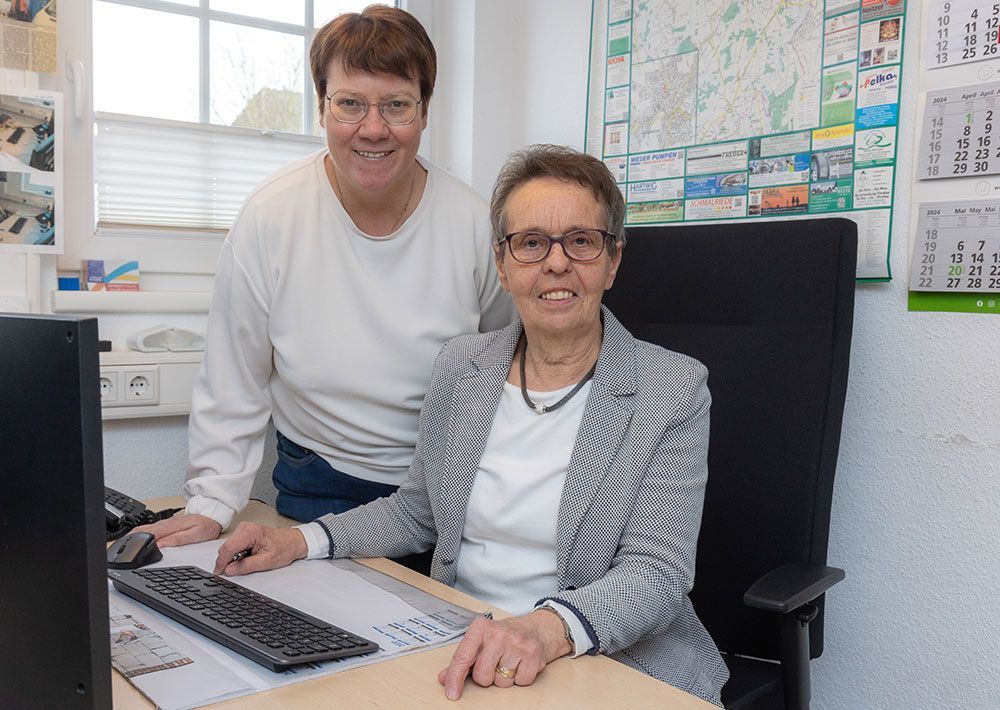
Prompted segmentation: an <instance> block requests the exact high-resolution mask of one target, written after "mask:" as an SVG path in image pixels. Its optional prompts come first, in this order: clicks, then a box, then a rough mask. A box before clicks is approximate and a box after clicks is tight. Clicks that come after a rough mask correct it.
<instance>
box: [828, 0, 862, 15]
mask: <svg viewBox="0 0 1000 710" xmlns="http://www.w3.org/2000/svg"><path fill="white" fill-rule="evenodd" d="M859 2H860V0H826V16H827V17H833V16H834V15H840V14H842V13H844V12H852V11H853V12H857V11H858V4H859Z"/></svg>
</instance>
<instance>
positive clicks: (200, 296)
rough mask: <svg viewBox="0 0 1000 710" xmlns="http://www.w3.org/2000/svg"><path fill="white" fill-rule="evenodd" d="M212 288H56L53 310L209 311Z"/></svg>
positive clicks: (92, 311)
mask: <svg viewBox="0 0 1000 710" xmlns="http://www.w3.org/2000/svg"><path fill="white" fill-rule="evenodd" d="M211 302H212V294H211V293H209V292H208V291H204V292H202V291H53V292H52V312H53V313H208V306H209V304H210V303H211Z"/></svg>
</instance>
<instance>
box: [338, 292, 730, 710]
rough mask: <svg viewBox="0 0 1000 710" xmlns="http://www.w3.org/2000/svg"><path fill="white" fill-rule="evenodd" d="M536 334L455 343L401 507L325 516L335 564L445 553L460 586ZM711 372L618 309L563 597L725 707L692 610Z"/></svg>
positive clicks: (439, 560) (572, 524) (578, 450)
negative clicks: (481, 500) (491, 466)
mask: <svg viewBox="0 0 1000 710" xmlns="http://www.w3.org/2000/svg"><path fill="white" fill-rule="evenodd" d="M520 333H521V324H520V322H518V323H515V324H513V325H511V326H509V327H507V328H505V329H503V330H499V331H494V332H491V333H484V334H476V335H466V336H461V337H458V338H454V339H453V340H451V341H449V342H448V343H446V344H445V346H444V347H443V348H442V349H441V352H440V354H439V355H438V358H437V361H436V362H435V364H434V372H433V374H432V375H431V381H430V385H429V386H428V390H427V396H426V398H425V399H424V404H423V410H422V412H421V415H420V435H419V438H418V440H417V447H416V453H415V455H414V458H413V462H412V464H411V465H410V471H409V477H408V479H407V481H406V482H405V483H404V484H403V485H402V486H400V488H399V490H398V491H397V492H396V493H394V494H393V495H391V496H389V497H388V498H382V499H379V500H376V501H374V502H372V503H369V504H368V505H365V506H362V507H360V508H356V509H354V510H351V511H348V512H346V513H342V514H340V515H328V516H325V517H323V518H320V519H319V521H318V522H320V523H321V524H322V526H323V527H324V529H325V530H326V532H327V534H328V535H329V536H330V543H331V544H330V549H331V550H332V551H333V552H332V555H331V556H333V557H379V556H389V557H397V556H400V555H406V554H411V553H414V552H422V551H424V550H426V549H428V548H430V546H431V545H433V544H434V543H435V542H436V543H437V549H436V550H435V552H434V560H433V562H432V565H431V576H432V577H434V578H435V579H437V580H439V581H441V582H444V583H445V584H454V582H455V569H456V565H455V560H456V559H457V557H458V551H459V545H460V544H461V541H462V529H463V527H464V525H465V513H466V509H467V507H468V501H469V493H470V491H471V490H472V483H473V480H474V478H475V476H476V470H477V468H478V464H479V459H480V457H481V456H482V453H483V449H484V448H485V446H486V439H487V436H488V435H489V432H490V427H491V426H492V424H493V417H494V415H495V413H496V410H497V406H498V404H499V401H500V394H501V391H502V389H503V385H504V382H505V381H506V380H507V373H508V370H509V368H510V364H511V361H512V360H513V357H514V348H515V346H516V344H517V339H518V336H519V335H520ZM706 377H707V371H706V370H705V367H704V366H703V365H702V364H701V363H699V362H698V361H696V360H693V359H691V358H689V357H686V356H684V355H679V354H677V353H674V352H670V351H669V350H664V349H663V348H661V347H658V346H656V345H652V344H650V343H646V342H643V341H641V340H636V339H635V338H633V337H632V335H631V334H630V333H629V332H628V331H627V330H625V328H624V327H623V326H622V325H621V323H619V322H618V320H617V319H616V318H615V317H614V316H613V315H612V314H611V312H610V311H609V310H607V309H604V342H603V344H602V346H601V352H600V355H599V357H598V360H597V370H596V371H595V373H594V381H593V385H592V387H591V391H590V396H589V398H588V400H587V404H586V407H585V410H584V414H583V420H582V422H581V424H580V429H579V431H578V433H577V437H576V442H575V445H574V446H573V453H572V456H571V458H570V462H569V468H568V470H567V472H566V483H565V487H564V488H563V493H562V500H561V502H560V504H559V513H558V515H559V517H558V525H557V546H558V550H557V559H558V562H557V576H558V579H559V589H558V590H553V594H552V596H551V597H549V598H551V599H555V600H558V601H559V602H561V603H562V604H565V605H566V606H567V607H569V608H570V609H572V610H573V611H574V612H575V613H576V614H577V616H579V617H580V620H581V622H582V623H583V626H584V628H585V629H587V632H588V633H589V634H590V637H591V640H592V641H593V649H592V650H591V653H604V654H606V655H608V656H610V657H612V658H614V659H616V660H619V661H621V662H622V663H625V664H626V665H629V666H632V667H633V668H637V669H638V670H640V671H642V672H644V673H647V674H649V675H651V676H654V677H656V678H659V679H661V680H664V681H666V682H667V683H670V684H671V685H674V686H676V687H678V688H682V689H683V690H686V691H688V692H690V693H693V694H694V695H697V696H699V697H702V698H704V699H706V700H708V701H710V702H713V703H716V704H718V703H719V692H720V690H721V689H722V685H723V683H725V681H726V678H727V677H728V671H727V670H726V666H725V664H724V663H723V661H722V658H721V657H720V656H719V652H718V650H717V649H716V647H715V644H714V643H713V642H712V639H711V638H710V637H709V635H708V632H707V631H706V630H705V627H704V626H702V624H701V622H700V621H699V620H698V617H697V616H696V615H695V612H694V609H693V608H692V606H691V601H690V599H688V593H689V592H690V591H691V587H692V584H693V581H694V566H695V546H696V543H697V539H698V529H699V526H700V524H701V509H702V503H703V500H704V494H705V481H706V478H707V451H708V422H709V419H708V416H709V415H708V412H709V405H710V402H711V398H710V396H709V393H708V387H707V385H706Z"/></svg>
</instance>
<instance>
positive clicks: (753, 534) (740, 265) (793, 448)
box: [604, 219, 857, 710]
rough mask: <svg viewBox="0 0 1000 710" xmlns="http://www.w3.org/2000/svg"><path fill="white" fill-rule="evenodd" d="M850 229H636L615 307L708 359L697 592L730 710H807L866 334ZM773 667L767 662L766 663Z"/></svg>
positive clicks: (809, 225)
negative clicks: (840, 458)
mask: <svg viewBox="0 0 1000 710" xmlns="http://www.w3.org/2000/svg"><path fill="white" fill-rule="evenodd" d="M856 260H857V228H856V226H855V224H854V223H853V222H851V221H849V220H845V219H823V220H806V221H787V222H751V223H746V224H729V223H727V224H717V225H707V226H678V227H656V228H639V229H631V230H629V242H628V245H627V246H626V248H625V251H624V259H623V262H622V266H621V268H620V270H619V274H618V278H617V280H616V281H615V285H614V287H613V288H612V289H611V290H610V291H608V292H607V293H606V294H605V299H604V300H605V303H606V304H607V305H608V307H609V308H611V310H612V311H613V312H614V313H615V315H616V316H617V317H618V318H619V319H620V320H621V321H622V323H624V324H625V326H626V327H627V328H629V330H631V332H632V333H633V335H635V336H636V337H637V338H641V339H643V340H648V341H651V342H654V343H658V344H660V345H663V346H664V347H667V348H670V349H672V350H676V351H678V352H682V353H686V354H689V355H691V356H693V357H696V358H698V359H699V360H701V361H702V362H703V363H704V364H705V365H706V366H707V367H708V371H709V378H708V384H709V388H710V389H711V392H712V415H711V418H712V425H711V441H710V443H709V453H708V470H709V476H708V487H707V491H706V498H705V512H704V515H703V518H702V527H701V537H700V538H699V542H698V561H697V572H696V577H695V589H694V591H693V592H692V594H691V598H692V601H693V602H694V606H695V609H696V610H697V612H698V615H699V617H700V618H701V620H702V621H703V622H704V624H705V626H706V627H707V628H708V630H709V632H710V633H711V634H712V637H713V638H714V639H715V642H716V644H718V646H719V649H720V650H721V651H722V652H723V654H724V657H725V659H726V663H727V664H728V665H729V668H730V672H731V677H730V680H729V682H728V683H727V684H726V686H725V688H724V689H723V693H722V700H723V703H724V704H725V706H726V707H727V708H731V709H733V710H751V709H752V710H758V709H767V710H773V709H777V708H785V709H786V710H804V709H805V708H808V707H809V659H810V658H816V657H818V656H819V655H820V654H821V653H822V652H823V601H824V597H823V593H824V592H825V591H826V590H827V589H829V588H830V587H831V586H833V585H834V584H836V583H837V582H839V581H840V580H841V579H843V577H844V572H843V571H842V570H839V569H835V568H833V567H827V566H826V552H827V540H828V537H829V528H830V504H831V498H832V493H833V477H834V472H835V470H836V466H837V453H838V446H839V443H840V427H841V421H842V418H843V409H844V397H845V393H846V389H847V372H848V363H849V359H850V347H851V329H852V325H853V320H854V278H855V265H856ZM761 659H762V660H761Z"/></svg>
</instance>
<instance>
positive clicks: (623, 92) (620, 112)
mask: <svg viewBox="0 0 1000 710" xmlns="http://www.w3.org/2000/svg"><path fill="white" fill-rule="evenodd" d="M604 120H605V121H607V122H608V123H612V122H614V121H627V120H628V87H627V86H619V87H618V88H616V89H608V90H607V91H606V92H605V93H604Z"/></svg>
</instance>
